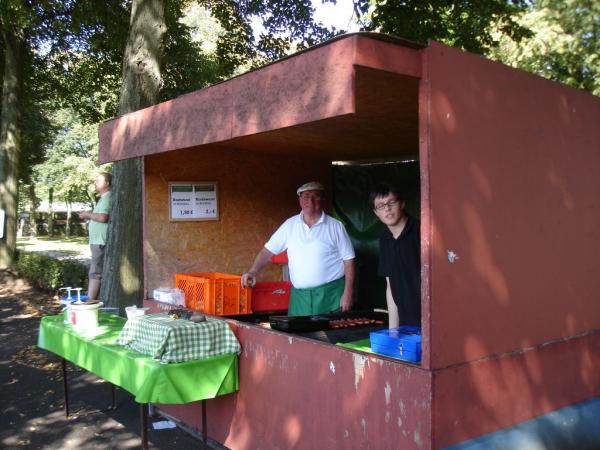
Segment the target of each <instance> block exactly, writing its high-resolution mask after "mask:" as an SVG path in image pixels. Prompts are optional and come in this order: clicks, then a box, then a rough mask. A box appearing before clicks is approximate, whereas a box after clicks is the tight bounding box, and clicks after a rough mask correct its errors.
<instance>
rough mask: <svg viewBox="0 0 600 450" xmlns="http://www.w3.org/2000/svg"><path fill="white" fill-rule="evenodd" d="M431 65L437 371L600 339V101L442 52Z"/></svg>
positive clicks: (430, 57) (436, 51)
mask: <svg viewBox="0 0 600 450" xmlns="http://www.w3.org/2000/svg"><path fill="white" fill-rule="evenodd" d="M427 61H428V62H427V64H428V66H429V69H428V73H429V75H428V76H429V85H430V102H431V103H430V125H431V134H430V144H429V163H430V183H431V193H430V195H431V199H430V202H431V206H430V207H431V215H432V218H433V222H432V230H431V231H432V242H433V247H432V250H431V251H432V269H431V270H432V279H431V295H432V298H433V299H434V300H433V303H432V318H431V319H432V327H433V331H432V352H433V354H432V358H433V366H434V367H445V366H449V365H452V364H456V363H461V362H465V361H473V360H477V359H479V358H482V357H486V356H488V355H494V354H499V353H504V352H510V351H513V350H515V349H520V348H525V347H531V346H535V345H538V344H542V343H544V342H546V341H549V340H551V339H556V338H566V337H570V336H575V335H578V334H580V333H584V332H587V331H589V330H595V329H600V303H599V302H598V301H597V298H598V292H599V291H600V277H598V276H597V258H598V254H600V227H598V226H597V223H598V221H599V220H600V201H599V200H598V194H597V193H598V192H600V177H598V176H597V168H598V167H600V152H599V151H598V149H599V148H600V127H598V118H599V117H600V98H598V97H594V96H592V95H590V94H587V93H584V92H581V91H577V90H575V89H571V88H567V87H565V86H561V85H559V84H557V83H553V82H550V81H547V80H545V79H542V78H540V77H537V76H534V75H531V74H528V73H526V72H523V71H519V70H514V69H511V68H509V67H506V66H504V65H501V64H499V63H494V62H491V61H487V60H485V59H483V58H480V57H478V56H475V55H472V54H467V53H462V52H460V51H458V50H455V49H452V48H449V47H445V46H442V45H440V44H437V43H433V44H432V45H431V46H430V47H429V48H428V49H427ZM448 252H454V253H455V254H456V255H457V256H458V258H459V259H456V260H455V262H454V263H452V262H450V261H449V258H448Z"/></svg>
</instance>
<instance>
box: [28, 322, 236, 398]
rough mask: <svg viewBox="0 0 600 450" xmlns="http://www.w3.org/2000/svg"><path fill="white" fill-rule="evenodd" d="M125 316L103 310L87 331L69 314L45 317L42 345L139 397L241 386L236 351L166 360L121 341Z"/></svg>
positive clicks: (208, 393) (213, 392) (205, 393)
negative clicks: (78, 329)
mask: <svg viewBox="0 0 600 450" xmlns="http://www.w3.org/2000/svg"><path fill="white" fill-rule="evenodd" d="M124 324H125V319H123V318H121V317H118V316H114V315H109V314H103V313H100V318H99V326H98V328H97V330H95V331H94V332H90V333H88V334H85V335H82V334H78V333H76V332H75V331H74V330H73V328H72V326H71V325H66V324H64V323H63V315H60V316H47V317H44V318H42V321H41V324H40V333H39V336H38V346H39V347H40V348H43V349H46V350H49V351H51V352H53V353H56V354H57V355H59V356H62V357H63V358H65V359H67V360H69V361H71V362H72V363H74V364H76V365H78V366H80V367H82V368H84V369H86V370H88V371H90V372H93V373H95V374H96V375H98V376H99V377H101V378H103V379H105V380H107V381H110V382H111V383H113V384H115V385H117V386H120V387H122V388H123V389H125V390H127V391H129V392H130V393H131V394H133V395H134V396H135V400H136V402H138V403H150V402H151V403H164V404H182V403H189V402H194V401H198V400H204V399H207V398H214V397H217V396H219V395H224V394H228V393H231V392H235V391H237V390H238V389H239V379H238V357H237V355H236V354H227V355H222V356H215V357H211V358H207V359H202V360H197V361H188V362H183V363H176V364H161V363H159V362H157V361H155V360H153V359H152V358H151V357H149V356H145V355H142V354H141V353H137V352H134V351H132V350H129V349H127V348H125V347H122V346H121V345H118V344H117V343H116V340H117V337H118V336H119V332H120V331H121V329H122V328H123V325H124Z"/></svg>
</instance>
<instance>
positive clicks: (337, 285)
mask: <svg viewBox="0 0 600 450" xmlns="http://www.w3.org/2000/svg"><path fill="white" fill-rule="evenodd" d="M345 284H346V283H345V278H344V277H342V278H338V279H337V280H334V281H330V282H329V283H325V284H322V285H321V286H317V287H314V288H307V289H296V288H295V287H293V288H292V291H291V293H290V306H289V309H288V315H289V316H312V315H314V314H327V313H330V312H331V311H335V310H337V309H339V307H340V298H341V297H342V294H343V293H344V287H345Z"/></svg>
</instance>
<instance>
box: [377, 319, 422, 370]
mask: <svg viewBox="0 0 600 450" xmlns="http://www.w3.org/2000/svg"><path fill="white" fill-rule="evenodd" d="M369 338H370V341H371V351H372V352H374V353H379V354H381V355H386V356H391V357H392V358H398V359H402V360H404V361H410V362H414V363H416V362H419V361H421V328H420V327H414V326H409V325H405V326H401V327H398V328H391V329H387V328H386V329H384V330H378V331H373V332H371V333H370V335H369Z"/></svg>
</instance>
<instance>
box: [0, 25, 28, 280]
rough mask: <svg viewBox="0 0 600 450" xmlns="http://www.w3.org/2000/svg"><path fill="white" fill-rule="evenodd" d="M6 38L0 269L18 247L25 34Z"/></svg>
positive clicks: (0, 141)
mask: <svg viewBox="0 0 600 450" xmlns="http://www.w3.org/2000/svg"><path fill="white" fill-rule="evenodd" d="M3 40H4V79H3V82H2V109H1V112H2V116H1V120H0V209H2V210H4V212H5V217H6V224H5V229H4V231H5V233H4V237H3V238H1V239H0V269H7V268H9V267H11V266H13V265H14V263H15V250H16V247H17V205H18V191H17V186H18V181H17V180H18V176H19V174H18V167H19V157H20V150H21V148H20V142H19V134H20V132H19V103H20V96H21V70H22V67H21V66H22V63H23V51H24V48H25V44H24V42H23V38H22V36H19V35H17V34H12V33H10V32H6V33H4V34H3Z"/></svg>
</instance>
